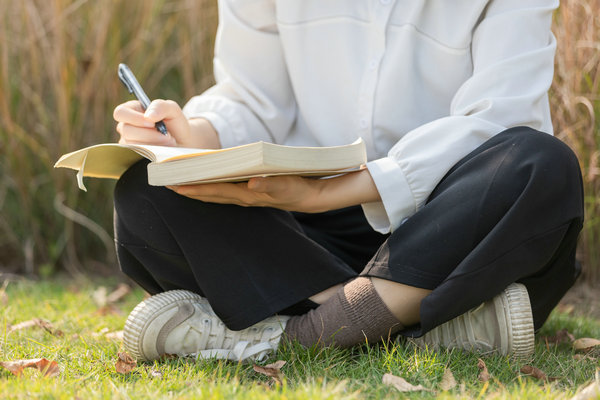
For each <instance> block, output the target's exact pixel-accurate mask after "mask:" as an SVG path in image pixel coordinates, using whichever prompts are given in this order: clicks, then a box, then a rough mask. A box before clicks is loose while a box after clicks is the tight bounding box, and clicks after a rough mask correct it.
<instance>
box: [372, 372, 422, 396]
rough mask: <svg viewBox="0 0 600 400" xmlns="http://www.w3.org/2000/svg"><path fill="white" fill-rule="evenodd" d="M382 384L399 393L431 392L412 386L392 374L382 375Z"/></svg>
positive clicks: (418, 386)
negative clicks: (393, 388)
mask: <svg viewBox="0 0 600 400" xmlns="http://www.w3.org/2000/svg"><path fill="white" fill-rule="evenodd" d="M382 381H383V384H384V385H389V386H393V387H395V388H396V389H397V390H398V391H400V392H416V391H420V390H426V391H431V390H430V389H427V388H426V387H423V386H421V385H417V386H415V385H413V384H410V383H408V382H407V381H406V380H404V378H401V377H399V376H396V375H392V374H385V375H383V379H382Z"/></svg>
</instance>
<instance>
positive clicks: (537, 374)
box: [521, 365, 548, 381]
mask: <svg viewBox="0 0 600 400" xmlns="http://www.w3.org/2000/svg"><path fill="white" fill-rule="evenodd" d="M521 373H523V374H525V375H529V376H532V377H534V378H536V379H539V380H541V381H547V380H548V375H546V373H545V372H544V371H542V370H541V369H539V368H536V367H533V366H531V365H523V366H522V367H521Z"/></svg>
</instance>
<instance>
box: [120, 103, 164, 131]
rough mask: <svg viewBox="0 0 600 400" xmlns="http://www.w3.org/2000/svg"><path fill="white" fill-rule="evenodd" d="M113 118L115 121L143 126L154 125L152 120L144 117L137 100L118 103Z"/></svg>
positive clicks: (149, 126)
mask: <svg viewBox="0 0 600 400" xmlns="http://www.w3.org/2000/svg"><path fill="white" fill-rule="evenodd" d="M113 118H114V119H115V121H117V122H125V123H127V124H131V125H137V126H144V127H148V128H151V127H153V126H154V123H153V122H152V121H148V120H147V119H146V118H145V117H144V111H143V110H142V106H141V104H140V102H139V101H137V100H132V101H128V102H127V103H123V104H119V105H118V106H117V107H115V110H114V112H113Z"/></svg>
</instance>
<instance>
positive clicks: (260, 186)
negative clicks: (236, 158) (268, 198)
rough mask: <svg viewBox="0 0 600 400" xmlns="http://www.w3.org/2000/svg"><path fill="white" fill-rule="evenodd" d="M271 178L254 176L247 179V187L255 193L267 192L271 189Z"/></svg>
mask: <svg viewBox="0 0 600 400" xmlns="http://www.w3.org/2000/svg"><path fill="white" fill-rule="evenodd" d="M271 183H272V179H269V178H263V177H256V178H250V180H248V189H249V190H252V191H253V192H256V193H267V192H271V191H273V187H272V186H273V185H271Z"/></svg>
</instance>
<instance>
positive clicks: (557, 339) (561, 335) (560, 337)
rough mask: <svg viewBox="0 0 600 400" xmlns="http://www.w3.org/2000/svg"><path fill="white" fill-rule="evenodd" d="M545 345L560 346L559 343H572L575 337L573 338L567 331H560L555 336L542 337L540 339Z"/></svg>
mask: <svg viewBox="0 0 600 400" xmlns="http://www.w3.org/2000/svg"><path fill="white" fill-rule="evenodd" d="M542 338H543V339H544V340H545V341H546V343H551V344H560V343H565V342H568V343H572V342H573V341H574V340H575V336H573V335H572V334H571V333H569V331H568V330H567V329H566V328H565V329H561V330H559V331H556V335H554V336H543V337H542Z"/></svg>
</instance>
